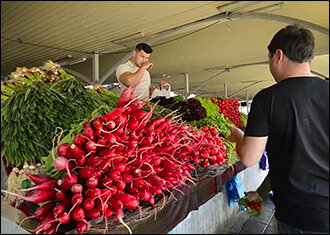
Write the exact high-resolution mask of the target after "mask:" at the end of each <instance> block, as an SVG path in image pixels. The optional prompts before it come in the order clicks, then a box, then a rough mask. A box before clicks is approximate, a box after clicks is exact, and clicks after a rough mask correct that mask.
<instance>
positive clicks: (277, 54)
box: [274, 49, 284, 62]
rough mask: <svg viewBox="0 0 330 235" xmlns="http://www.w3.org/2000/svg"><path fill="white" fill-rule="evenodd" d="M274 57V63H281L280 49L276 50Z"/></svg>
mask: <svg viewBox="0 0 330 235" xmlns="http://www.w3.org/2000/svg"><path fill="white" fill-rule="evenodd" d="M274 56H275V57H276V62H282V61H283V59H284V53H283V51H282V50H281V49H277V50H276V51H275V53H274Z"/></svg>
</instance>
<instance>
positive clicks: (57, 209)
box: [53, 203, 65, 218]
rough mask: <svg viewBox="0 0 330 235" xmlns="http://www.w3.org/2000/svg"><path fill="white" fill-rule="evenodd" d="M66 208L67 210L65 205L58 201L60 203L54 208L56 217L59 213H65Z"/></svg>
mask: <svg viewBox="0 0 330 235" xmlns="http://www.w3.org/2000/svg"><path fill="white" fill-rule="evenodd" d="M64 210H65V208H64V206H63V205H62V204H61V203H58V204H57V205H56V206H55V207H54V209H53V214H54V216H55V218H56V217H57V216H58V215H59V214H61V213H63V212H64Z"/></svg>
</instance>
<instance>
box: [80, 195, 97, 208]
mask: <svg viewBox="0 0 330 235" xmlns="http://www.w3.org/2000/svg"><path fill="white" fill-rule="evenodd" d="M94 206H95V202H94V199H93V198H91V197H87V198H85V200H84V201H83V203H82V207H83V208H84V209H85V210H86V211H88V210H91V209H93V208H94Z"/></svg>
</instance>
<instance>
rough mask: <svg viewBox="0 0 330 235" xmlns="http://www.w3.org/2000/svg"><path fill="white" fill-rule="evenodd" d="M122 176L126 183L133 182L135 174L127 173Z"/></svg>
mask: <svg viewBox="0 0 330 235" xmlns="http://www.w3.org/2000/svg"><path fill="white" fill-rule="evenodd" d="M121 177H122V180H123V181H124V183H125V184H128V183H131V182H132V180H133V175H131V174H127V173H124V174H122V175H121Z"/></svg>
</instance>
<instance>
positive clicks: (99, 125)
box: [92, 118, 104, 129]
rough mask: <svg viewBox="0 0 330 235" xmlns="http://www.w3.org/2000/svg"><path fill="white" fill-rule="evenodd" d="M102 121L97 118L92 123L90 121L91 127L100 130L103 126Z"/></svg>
mask: <svg viewBox="0 0 330 235" xmlns="http://www.w3.org/2000/svg"><path fill="white" fill-rule="evenodd" d="M103 124H104V123H103V121H102V120H101V119H99V118H95V119H94V120H93V121H92V125H93V127H94V128H95V129H100V128H102V126H103Z"/></svg>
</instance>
